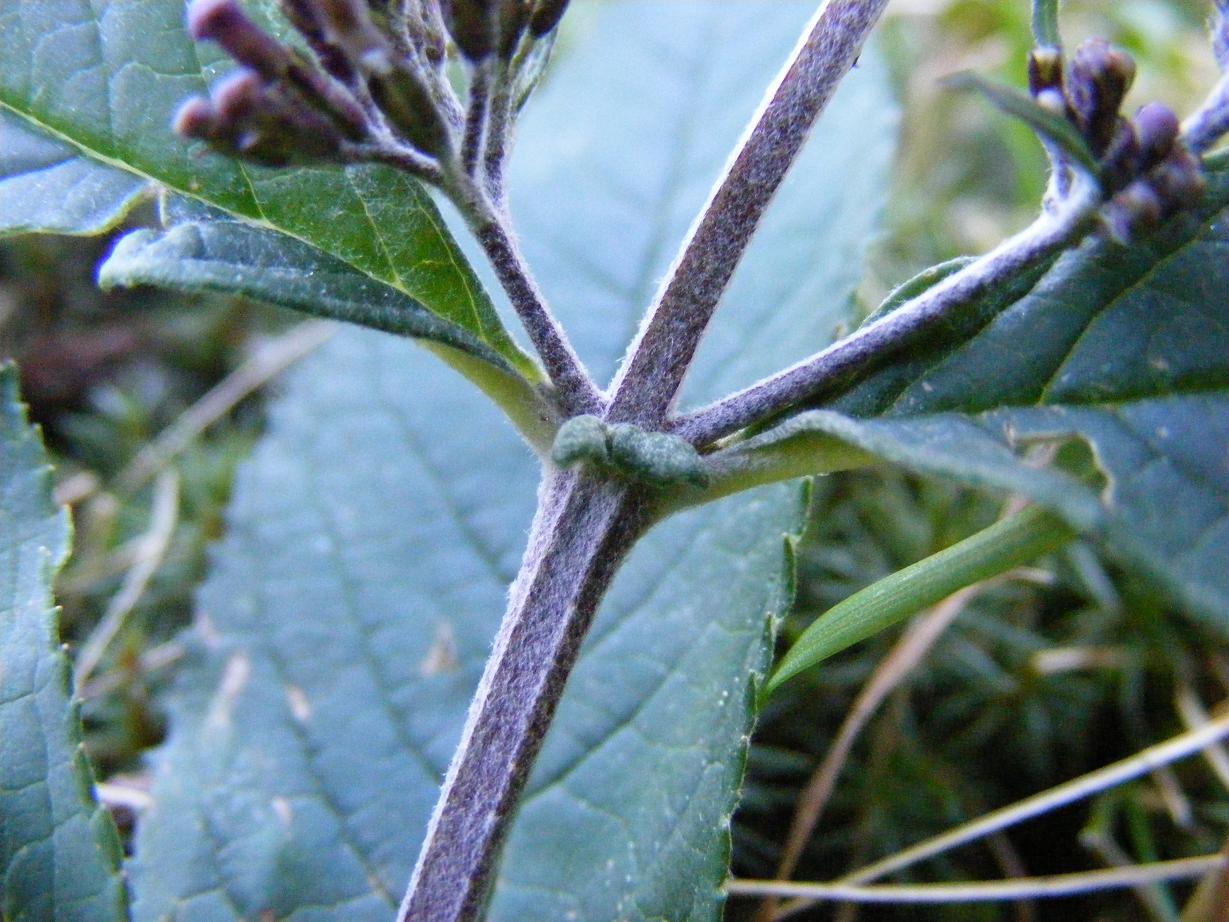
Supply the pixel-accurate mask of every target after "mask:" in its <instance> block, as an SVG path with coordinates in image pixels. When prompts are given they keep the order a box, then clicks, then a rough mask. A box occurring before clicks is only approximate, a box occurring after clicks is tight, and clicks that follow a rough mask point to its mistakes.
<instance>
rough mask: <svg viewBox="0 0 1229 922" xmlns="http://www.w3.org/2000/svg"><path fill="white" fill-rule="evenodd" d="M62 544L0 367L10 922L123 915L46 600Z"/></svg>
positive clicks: (0, 745)
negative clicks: (12, 921) (11, 921)
mask: <svg viewBox="0 0 1229 922" xmlns="http://www.w3.org/2000/svg"><path fill="white" fill-rule="evenodd" d="M68 542H69V524H68V515H67V513H66V512H65V510H63V509H60V508H57V507H56V506H55V504H54V503H53V502H52V500H51V470H50V468H49V467H48V466H47V459H46V456H45V455H44V454H43V447H42V444H41V443H40V441H39V437H38V434H37V432H36V431H35V430H34V429H33V428H32V427H31V426H30V425H29V424H28V423H27V422H26V417H25V410H24V408H23V407H22V405H21V404H20V403H19V402H18V400H17V374H16V372H15V371H14V369H13V368H12V367H11V366H8V367H0V864H2V866H3V868H4V877H3V887H2V888H0V893H2V895H0V915H3V917H4V919H6V920H9V919H12V920H14V922H18V920H22V922H44V920H55V922H106V920H121V919H127V918H128V911H127V896H126V891H125V888H124V879H123V877H122V875H121V873H120V860H121V853H120V843H119V836H118V835H117V834H116V831H115V826H114V824H113V823H112V822H111V817H110V815H109V814H108V813H107V811H106V810H104V809H103V808H102V807H100V806H99V805H98V802H97V801H96V800H95V799H94V789H93V785H94V782H93V776H92V775H91V772H90V767H89V764H88V763H87V761H86V758H85V753H84V751H83V750H82V748H81V721H80V717H79V715H78V713H77V708H76V705H75V704H74V703H73V701H72V696H71V693H70V690H69V687H70V684H71V680H70V676H69V666H68V660H67V658H66V657H65V656H64V652H63V650H62V649H61V648H60V638H59V625H58V624H57V618H56V610H55V608H54V607H53V606H52V602H51V579H52V577H53V576H54V575H55V571H56V570H57V569H59V567H60V564H62V563H63V562H64V558H65V557H67V556H68Z"/></svg>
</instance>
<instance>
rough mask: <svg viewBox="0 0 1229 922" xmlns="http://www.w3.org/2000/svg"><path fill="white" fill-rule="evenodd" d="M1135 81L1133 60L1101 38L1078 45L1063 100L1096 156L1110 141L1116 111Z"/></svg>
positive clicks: (1116, 114) (1116, 115)
mask: <svg viewBox="0 0 1229 922" xmlns="http://www.w3.org/2000/svg"><path fill="white" fill-rule="evenodd" d="M1134 79H1135V61H1134V60H1133V59H1132V58H1131V56H1130V55H1129V54H1127V53H1126V52H1125V51H1122V50H1121V49H1119V48H1114V47H1113V46H1112V45H1110V43H1109V42H1107V41H1105V39H1101V38H1093V39H1089V40H1088V41H1086V42H1084V43H1082V44H1081V45H1080V46H1079V47H1078V48H1077V49H1076V50H1075V55H1074V57H1073V58H1072V61H1071V68H1070V73H1069V74H1068V76H1067V98H1068V101H1069V102H1070V104H1071V110H1072V112H1073V113H1074V114H1075V120H1076V124H1077V125H1078V126H1079V128H1080V130H1081V131H1082V132H1084V136H1085V137H1086V138H1087V139H1088V143H1089V146H1090V147H1091V148H1092V150H1093V153H1095V154H1097V155H1098V156H1100V155H1101V154H1102V153H1103V152H1104V151H1105V148H1106V145H1108V144H1109V142H1110V141H1111V140H1112V138H1113V134H1114V130H1115V126H1116V121H1117V118H1118V110H1119V108H1120V107H1121V106H1122V100H1123V98H1124V97H1125V96H1126V93H1127V90H1128V89H1129V88H1130V86H1131V83H1132V81H1133V80H1134Z"/></svg>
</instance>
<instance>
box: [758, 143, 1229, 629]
mask: <svg viewBox="0 0 1229 922" xmlns="http://www.w3.org/2000/svg"><path fill="white" fill-rule="evenodd" d="M1208 182H1209V189H1208V194H1207V196H1206V198H1205V201H1204V203H1203V205H1202V207H1201V209H1200V211H1199V213H1198V214H1197V215H1186V216H1183V217H1180V218H1178V219H1175V220H1174V221H1172V222H1170V223H1169V224H1168V225H1167V226H1166V227H1164V228H1163V229H1161V230H1160V231H1159V232H1158V233H1156V234H1154V235H1152V236H1151V237H1149V238H1147V239H1143V240H1140V241H1139V242H1137V243H1136V244H1134V245H1132V246H1129V247H1124V246H1121V245H1119V244H1116V243H1114V242H1112V241H1110V240H1106V239H1104V238H1100V237H1097V238H1092V239H1088V240H1086V241H1085V242H1084V243H1083V244H1081V245H1080V246H1079V247H1078V248H1077V249H1074V250H1072V251H1070V252H1068V253H1066V254H1064V255H1063V256H1062V257H1061V258H1060V259H1058V260H1057V261H1053V262H1051V263H1049V264H1047V265H1045V266H1040V267H1036V268H1034V269H1032V270H1030V271H1028V272H1025V273H1023V274H1022V275H1021V276H1020V277H1019V278H1017V279H1015V280H1011V281H1010V282H1008V283H1005V284H1004V285H1003V286H1001V287H1000V289H999V290H998V291H997V292H996V294H995V295H994V297H993V299H991V300H988V301H987V302H985V303H981V304H976V305H973V306H972V308H971V309H970V310H969V311H968V312H966V315H965V316H963V317H961V318H956V320H955V321H954V322H953V323H952V324H951V325H950V326H948V327H947V328H946V329H945V330H944V332H943V333H942V334H941V335H940V336H938V337H932V338H931V340H930V341H929V342H927V343H924V344H921V345H919V346H918V347H916V348H913V349H911V350H910V352H909V355H908V357H907V358H903V359H901V360H898V361H896V362H895V363H893V364H892V365H891V366H890V367H888V368H884V369H882V370H880V371H878V372H876V373H875V374H873V375H871V376H870V377H868V378H866V379H865V380H863V381H861V382H860V383H858V384H857V385H855V386H854V387H852V389H850V391H849V392H848V393H847V394H845V395H844V396H843V397H841V398H840V399H839V400H837V401H835V402H834V403H832V404H830V405H829V406H828V407H827V408H825V409H823V410H812V411H808V412H803V413H801V414H799V415H797V416H795V417H793V418H792V419H790V420H788V421H786V422H785V423H783V424H782V425H781V426H780V427H779V428H777V429H776V430H775V431H773V432H772V433H770V434H767V435H765V436H763V438H764V439H765V441H766V442H780V441H783V440H787V439H790V438H795V437H800V436H801V433H803V432H805V431H812V432H814V431H821V432H825V433H829V434H831V435H835V436H838V437H840V438H841V439H843V440H845V441H846V442H848V443H850V444H852V445H855V446H857V447H859V448H862V449H865V450H867V451H870V452H873V453H875V454H878V455H880V456H881V457H884V458H886V459H888V460H890V461H893V462H896V463H898V464H901V465H904V466H907V467H910V468H912V469H914V470H918V471H923V472H926V473H931V474H936V475H941V476H945V477H952V478H955V479H958V480H961V481H964V482H966V483H970V484H973V485H975V486H983V487H994V488H998V489H1005V490H1012V491H1015V492H1019V493H1022V494H1024V495H1026V496H1029V497H1031V498H1033V499H1034V500H1036V501H1037V502H1038V503H1039V504H1042V505H1044V506H1046V507H1047V508H1049V509H1052V510H1053V511H1055V512H1056V513H1058V514H1059V515H1061V516H1062V517H1064V518H1065V519H1066V520H1067V522H1068V523H1070V524H1071V525H1072V526H1073V527H1074V528H1076V529H1078V530H1080V531H1082V532H1085V533H1087V534H1090V535H1094V536H1096V537H1098V538H1100V539H1101V540H1102V541H1104V542H1105V544H1106V546H1107V547H1108V549H1109V550H1110V551H1111V552H1113V553H1114V554H1115V555H1116V556H1118V557H1119V558H1120V559H1121V560H1123V561H1124V562H1125V563H1126V564H1127V565H1129V566H1134V567H1137V568H1139V569H1140V570H1141V571H1142V572H1144V573H1145V574H1147V575H1148V576H1149V577H1151V578H1153V579H1155V580H1156V581H1157V583H1158V584H1159V585H1160V586H1162V587H1164V588H1165V589H1167V590H1168V591H1170V592H1171V593H1172V594H1173V595H1174V597H1175V598H1177V599H1178V600H1179V601H1180V602H1182V603H1184V604H1185V605H1186V606H1188V607H1189V608H1190V609H1191V610H1192V611H1193V612H1194V613H1196V614H1199V615H1202V616H1205V618H1206V619H1207V620H1208V621H1209V623H1211V624H1212V625H1214V626H1215V627H1217V628H1218V629H1219V630H1220V631H1221V632H1222V633H1224V632H1229V571H1227V570H1226V568H1225V566H1224V562H1225V560H1226V559H1229V464H1227V463H1226V459H1227V458H1229V308H1227V303H1226V295H1225V292H1226V291H1229V263H1226V260H1225V258H1224V254H1225V247H1226V244H1227V243H1229V165H1227V164H1226V163H1225V162H1224V161H1223V160H1222V161H1220V162H1217V163H1215V164H1212V165H1211V166H1210V169H1209V171H1208ZM1073 442H1074V443H1077V444H1082V445H1085V446H1086V447H1087V448H1088V449H1090V451H1091V455H1092V458H1093V460H1094V462H1095V464H1096V467H1097V468H1098V473H1099V474H1100V475H1101V478H1102V479H1103V481H1104V486H1102V487H1097V486H1093V485H1089V483H1088V482H1087V480H1086V479H1083V478H1081V477H1079V476H1076V474H1074V473H1068V472H1067V471H1065V470H1064V469H1063V468H1062V467H1060V466H1058V465H1056V464H1054V463H1044V461H1045V457H1046V455H1045V453H1044V452H1040V453H1039V451H1038V450H1037V449H1039V448H1044V447H1045V446H1055V445H1060V446H1061V445H1063V444H1066V443H1073Z"/></svg>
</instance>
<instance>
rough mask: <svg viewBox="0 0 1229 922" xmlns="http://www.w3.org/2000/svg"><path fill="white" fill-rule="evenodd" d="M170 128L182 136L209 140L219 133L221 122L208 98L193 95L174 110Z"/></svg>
mask: <svg viewBox="0 0 1229 922" xmlns="http://www.w3.org/2000/svg"><path fill="white" fill-rule="evenodd" d="M171 129H172V130H173V131H174V132H175V133H176V134H177V135H179V136H180V137H182V138H195V139H196V140H198V141H210V140H213V139H214V138H217V137H218V136H219V135H220V134H221V130H220V129H221V123H220V121H219V119H218V113H217V111H216V110H215V109H214V108H213V104H212V103H210V102H209V100H208V99H206V98H205V97H203V96H193V97H192V98H191V99H188V100H185V101H184V103H183V105H181V106H180V107H179V109H178V110H176V112H175V117H174V118H173V119H172V121H171Z"/></svg>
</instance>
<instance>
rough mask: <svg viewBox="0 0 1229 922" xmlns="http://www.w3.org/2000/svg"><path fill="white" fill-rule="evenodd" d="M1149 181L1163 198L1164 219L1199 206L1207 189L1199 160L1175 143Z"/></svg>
mask: <svg viewBox="0 0 1229 922" xmlns="http://www.w3.org/2000/svg"><path fill="white" fill-rule="evenodd" d="M1148 181H1149V182H1150V183H1151V184H1152V188H1153V189H1154V190H1156V194H1157V195H1158V196H1159V197H1160V199H1161V209H1162V215H1163V216H1164V217H1169V216H1170V215H1173V214H1177V213H1178V212H1179V211H1181V210H1183V209H1184V208H1189V207H1191V206H1193V205H1197V204H1198V203H1199V200H1200V199H1201V198H1203V193H1204V189H1205V188H1206V187H1207V181H1206V180H1205V179H1204V176H1203V167H1202V165H1201V164H1200V161H1199V158H1198V157H1196V156H1195V155H1194V154H1192V153H1191V152H1190V151H1188V150H1187V149H1186V148H1185V147H1184V146H1182V145H1181V144H1175V145H1174V147H1173V149H1172V150H1170V152H1169V154H1168V155H1167V156H1166V157H1165V159H1164V160H1162V161H1161V162H1160V163H1159V164H1157V165H1156V166H1155V167H1154V168H1153V169H1152V171H1151V172H1150V173H1149V174H1148Z"/></svg>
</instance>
